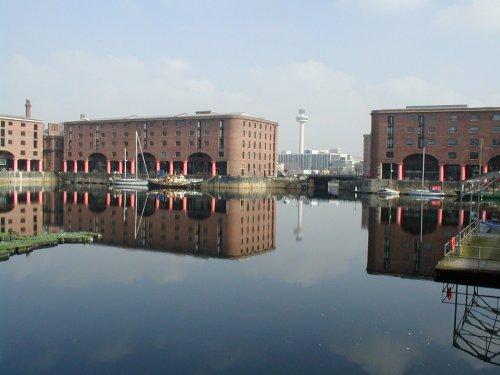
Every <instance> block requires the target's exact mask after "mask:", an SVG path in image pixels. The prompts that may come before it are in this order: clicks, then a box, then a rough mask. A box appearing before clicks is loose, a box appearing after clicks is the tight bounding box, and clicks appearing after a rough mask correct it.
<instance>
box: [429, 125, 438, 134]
mask: <svg viewBox="0 0 500 375" xmlns="http://www.w3.org/2000/svg"><path fill="white" fill-rule="evenodd" d="M428 131H429V133H435V132H436V127H435V126H430V127H429V130H428Z"/></svg>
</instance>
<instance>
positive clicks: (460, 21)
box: [436, 0, 500, 33]
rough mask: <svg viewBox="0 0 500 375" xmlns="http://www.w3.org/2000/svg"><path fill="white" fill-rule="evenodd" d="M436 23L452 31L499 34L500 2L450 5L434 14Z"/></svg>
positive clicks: (485, 1)
mask: <svg viewBox="0 0 500 375" xmlns="http://www.w3.org/2000/svg"><path fill="white" fill-rule="evenodd" d="M436 22H437V23H438V24H440V25H442V26H445V27H447V28H452V29H453V30H466V31H467V32H469V31H471V30H472V31H482V32H495V33H498V32H500V1H497V0H474V1H470V0H469V1H466V2H463V3H459V4H452V5H449V6H448V7H446V8H444V9H442V10H440V11H438V12H437V14H436Z"/></svg>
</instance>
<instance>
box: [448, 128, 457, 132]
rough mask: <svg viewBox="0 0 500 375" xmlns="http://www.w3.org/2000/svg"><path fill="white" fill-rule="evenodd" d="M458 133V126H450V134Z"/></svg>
mask: <svg viewBox="0 0 500 375" xmlns="http://www.w3.org/2000/svg"><path fill="white" fill-rule="evenodd" d="M456 132H457V127H456V126H450V127H449V128H448V133H456Z"/></svg>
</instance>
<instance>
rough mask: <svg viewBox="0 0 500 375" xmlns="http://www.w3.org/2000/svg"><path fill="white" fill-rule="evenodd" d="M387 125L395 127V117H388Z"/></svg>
mask: <svg viewBox="0 0 500 375" xmlns="http://www.w3.org/2000/svg"><path fill="white" fill-rule="evenodd" d="M387 123H388V124H389V125H394V116H387Z"/></svg>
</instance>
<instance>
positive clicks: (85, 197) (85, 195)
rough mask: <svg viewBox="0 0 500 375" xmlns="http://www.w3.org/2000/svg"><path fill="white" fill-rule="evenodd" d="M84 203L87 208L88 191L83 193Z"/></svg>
mask: <svg viewBox="0 0 500 375" xmlns="http://www.w3.org/2000/svg"><path fill="white" fill-rule="evenodd" d="M83 203H85V206H88V205H89V193H88V191H86V192H84V193H83Z"/></svg>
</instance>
